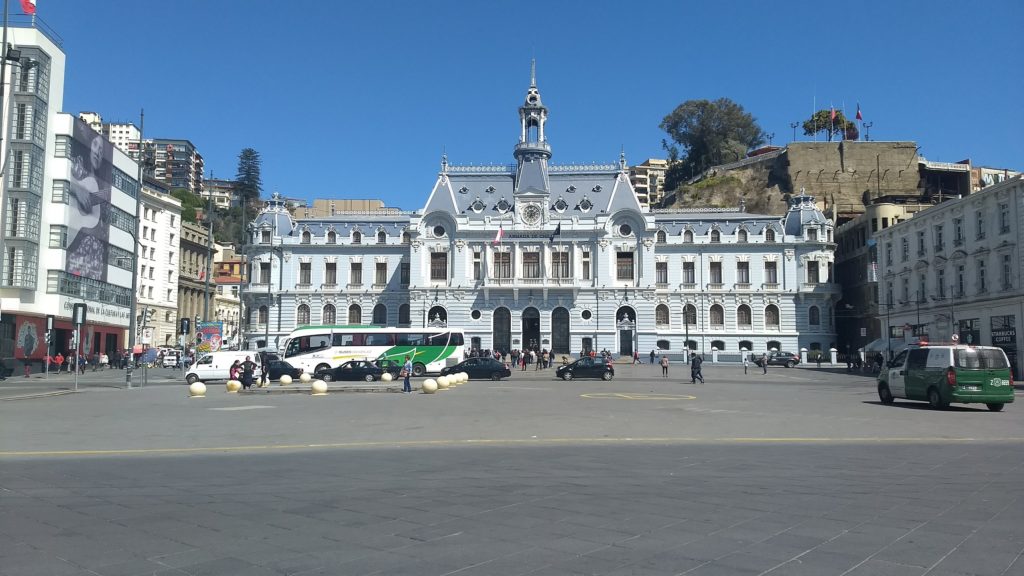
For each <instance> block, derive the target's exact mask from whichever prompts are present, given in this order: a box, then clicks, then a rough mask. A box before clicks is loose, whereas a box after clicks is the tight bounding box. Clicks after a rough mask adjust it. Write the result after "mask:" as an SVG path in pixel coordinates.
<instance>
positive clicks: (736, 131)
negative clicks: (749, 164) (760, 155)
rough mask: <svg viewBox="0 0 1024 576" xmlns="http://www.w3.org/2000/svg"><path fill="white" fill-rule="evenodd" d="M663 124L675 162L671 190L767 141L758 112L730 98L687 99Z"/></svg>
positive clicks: (668, 185) (670, 175) (667, 184)
mask: <svg viewBox="0 0 1024 576" xmlns="http://www.w3.org/2000/svg"><path fill="white" fill-rule="evenodd" d="M660 127H661V129H662V130H664V131H665V132H666V133H667V134H668V136H669V139H670V140H662V146H663V147H664V148H665V150H666V151H667V152H668V156H669V160H670V161H671V163H672V165H671V166H670V168H669V170H668V172H667V173H666V175H665V187H666V189H669V190H674V189H675V188H676V187H677V186H678V185H679V184H680V183H682V182H683V181H685V179H687V178H689V177H690V176H692V175H695V174H698V173H700V172H701V171H703V170H704V169H705V168H708V167H710V166H713V165H715V164H724V163H726V162H734V161H736V160H739V159H741V158H743V156H744V155H745V154H746V152H747V150H750V149H751V148H754V147H756V146H760V145H761V144H764V141H765V138H764V130H762V129H761V127H760V126H758V124H757V120H756V119H755V118H754V116H753V115H752V114H750V113H749V112H747V111H745V110H744V109H743V107H742V106H740V105H739V104H737V103H735V102H733V101H732V100H730V99H729V98H719V99H718V100H687V101H686V102H683V103H682V104H680V105H679V106H677V107H676V109H675V110H673V111H672V113H671V114H669V115H668V116H665V118H664V119H663V120H662V121H661V124H660Z"/></svg>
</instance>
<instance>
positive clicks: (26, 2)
mask: <svg viewBox="0 0 1024 576" xmlns="http://www.w3.org/2000/svg"><path fill="white" fill-rule="evenodd" d="M21 11H22V12H24V13H25V14H35V13H36V0H21Z"/></svg>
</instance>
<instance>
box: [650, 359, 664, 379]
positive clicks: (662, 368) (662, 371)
mask: <svg viewBox="0 0 1024 576" xmlns="http://www.w3.org/2000/svg"><path fill="white" fill-rule="evenodd" d="M651 364H654V361H653V360H651ZM661 377H662V378H668V356H665V355H664V354H662V355H661Z"/></svg>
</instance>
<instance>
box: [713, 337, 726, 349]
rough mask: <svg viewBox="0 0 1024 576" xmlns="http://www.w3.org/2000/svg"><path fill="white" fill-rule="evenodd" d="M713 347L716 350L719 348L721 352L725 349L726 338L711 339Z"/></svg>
mask: <svg viewBox="0 0 1024 576" xmlns="http://www.w3.org/2000/svg"><path fill="white" fill-rule="evenodd" d="M711 347H712V348H714V349H715V350H718V351H719V352H721V351H722V350H725V341H724V340H712V341H711Z"/></svg>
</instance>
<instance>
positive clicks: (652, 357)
mask: <svg viewBox="0 0 1024 576" xmlns="http://www.w3.org/2000/svg"><path fill="white" fill-rule="evenodd" d="M655 356H656V354H655V353H654V349H653V348H651V365H652V366H653V365H654V357H655Z"/></svg>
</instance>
